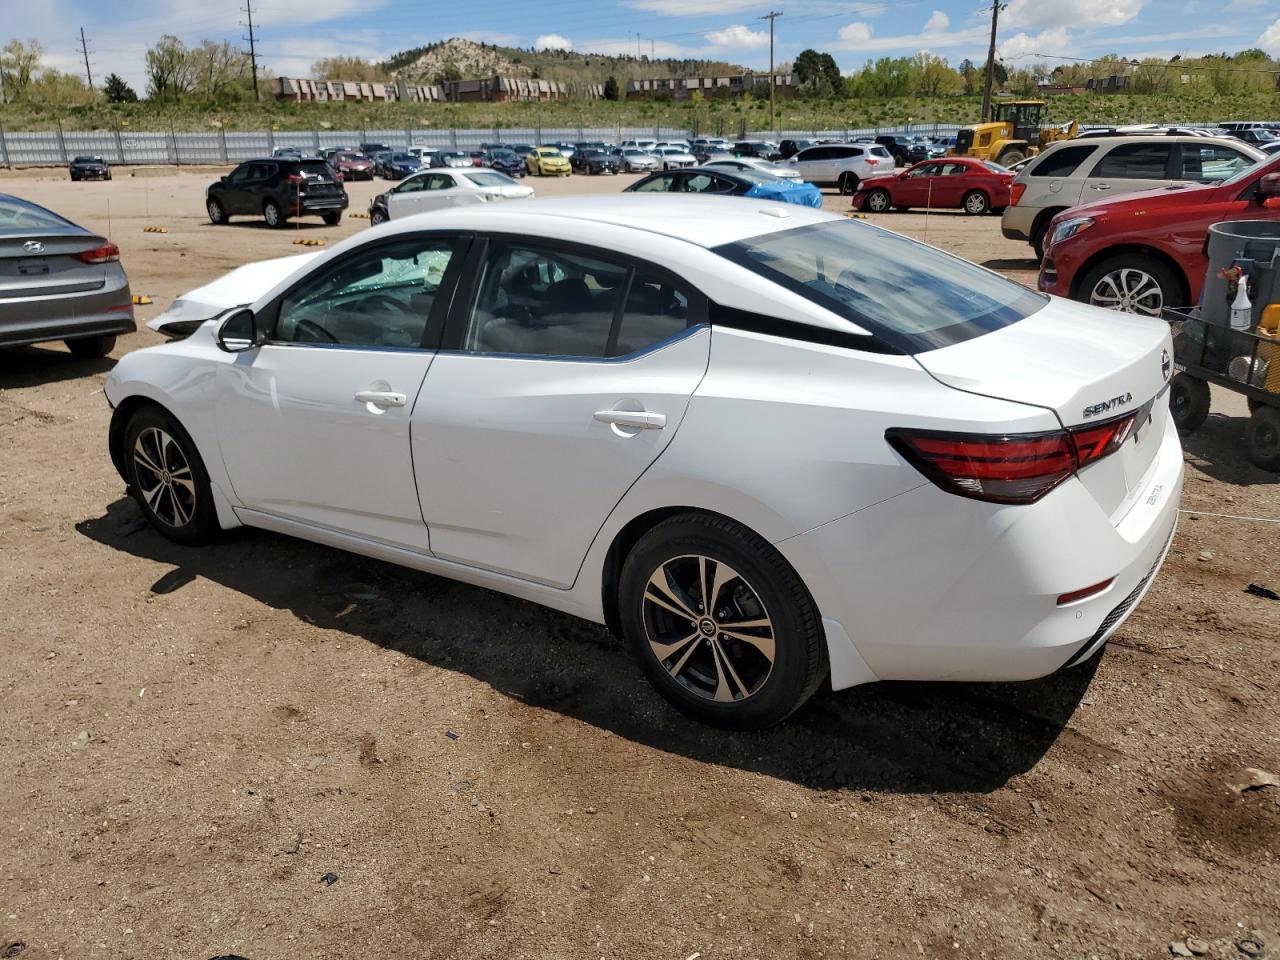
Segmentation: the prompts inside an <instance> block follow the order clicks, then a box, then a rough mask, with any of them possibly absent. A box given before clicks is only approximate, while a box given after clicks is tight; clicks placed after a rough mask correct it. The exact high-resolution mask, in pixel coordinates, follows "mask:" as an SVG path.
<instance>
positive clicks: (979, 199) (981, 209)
mask: <svg viewBox="0 0 1280 960" xmlns="http://www.w3.org/2000/svg"><path fill="white" fill-rule="evenodd" d="M964 209H965V211H966V212H967V213H972V214H978V213H986V212H987V198H986V197H984V196H983V195H982V194H980V193H971V194H969V196H967V197H965V200H964Z"/></svg>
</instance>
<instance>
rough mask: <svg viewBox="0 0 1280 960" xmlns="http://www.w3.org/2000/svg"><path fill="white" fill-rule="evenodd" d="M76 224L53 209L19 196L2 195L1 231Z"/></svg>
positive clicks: (21, 230)
mask: <svg viewBox="0 0 1280 960" xmlns="http://www.w3.org/2000/svg"><path fill="white" fill-rule="evenodd" d="M71 226H75V224H73V223H72V222H71V221H70V220H63V219H62V218H61V217H60V216H58V215H57V214H56V213H54V212H52V211H51V210H46V209H45V208H44V207H37V206H36V205H35V204H34V203H27V202H26V201H25V200H19V199H18V198H17V197H0V233H25V232H26V231H28V230H31V229H36V230H44V229H49V228H51V227H52V228H64V227H71Z"/></svg>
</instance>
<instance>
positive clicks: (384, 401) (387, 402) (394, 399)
mask: <svg viewBox="0 0 1280 960" xmlns="http://www.w3.org/2000/svg"><path fill="white" fill-rule="evenodd" d="M355 399H356V400H357V401H358V402H360V403H372V404H373V405H374V406H375V407H403V406H404V405H405V404H406V403H407V402H408V399H409V398H408V397H406V396H405V395H404V394H403V393H395V392H394V391H391V390H357V391H356V394H355Z"/></svg>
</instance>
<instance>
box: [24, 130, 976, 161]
mask: <svg viewBox="0 0 1280 960" xmlns="http://www.w3.org/2000/svg"><path fill="white" fill-rule="evenodd" d="M958 129H959V127H957V126H956V125H954V124H946V123H924V124H921V123H916V124H910V125H908V126H896V127H860V128H849V129H843V130H779V131H775V132H772V133H750V134H748V133H745V132H743V138H744V139H753V140H778V139H796V140H801V139H802V140H818V139H830V140H852V139H857V138H860V137H876V136H880V135H882V134H911V135H915V136H928V137H943V136H954V134H955V132H956V131H957V130H958ZM695 134H696V131H690V130H681V129H677V128H675V127H661V126H659V127H622V126H617V127H528V128H524V129H516V128H511V127H493V128H483V129H450V130H413V129H402V130H310V131H303V132H298V131H289V132H285V131H279V130H261V131H228V130H222V129H218V130H211V131H208V132H199V133H189V132H179V131H176V130H169V131H168V132H156V131H137V130H129V129H127V128H117V129H115V130H96V131H93V132H90V133H82V132H72V131H64V130H62V129H61V127H59V128H58V129H57V130H54V131H49V132H40V133H27V132H9V131H6V130H5V129H4V128H3V127H0V164H3V165H4V166H6V167H15V166H42V165H44V166H49V165H55V164H65V163H67V162H68V161H69V160H70V159H71V158H72V157H78V156H85V155H89V156H98V157H102V159H104V160H106V161H107V162H108V163H113V164H176V165H179V166H180V165H182V164H193V165H194V164H215V165H216V164H232V163H239V162H241V161H243V160H252V159H253V158H255V157H261V156H266V155H269V154H270V153H271V152H272V151H273V150H275V149H276V148H278V147H296V148H298V149H300V150H303V151H308V152H310V151H318V150H322V149H324V148H325V147H354V146H356V145H357V144H361V143H385V144H386V145H387V146H389V147H392V148H393V149H394V148H400V149H403V148H405V147H437V148H440V149H451V150H475V149H477V148H478V147H479V146H480V145H481V144H482V143H518V144H524V143H527V144H534V145H537V144H543V143H560V142H567V143H574V142H576V141H579V140H604V141H607V142H612V143H621V142H622V141H623V140H687V139H689V138H690V137H691V136H693V135H695Z"/></svg>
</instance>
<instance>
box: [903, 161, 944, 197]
mask: <svg viewBox="0 0 1280 960" xmlns="http://www.w3.org/2000/svg"><path fill="white" fill-rule="evenodd" d="M941 169H942V164H940V163H922V164H919V165H917V166H914V167H912V168H911V169H910V170H908V171H907V172H906V173H904V174H902V178H901V179H900V180H899V181H898V183H899V187H898V189H897V190H895V191H894V197H893V202H894V203H900V204H902V205H904V206H908V207H930V206H932V207H936V206H938V198H937V197H936V196H934V194H933V187H934V184H936V183H937V181H938V174H939V173H940V172H941Z"/></svg>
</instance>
